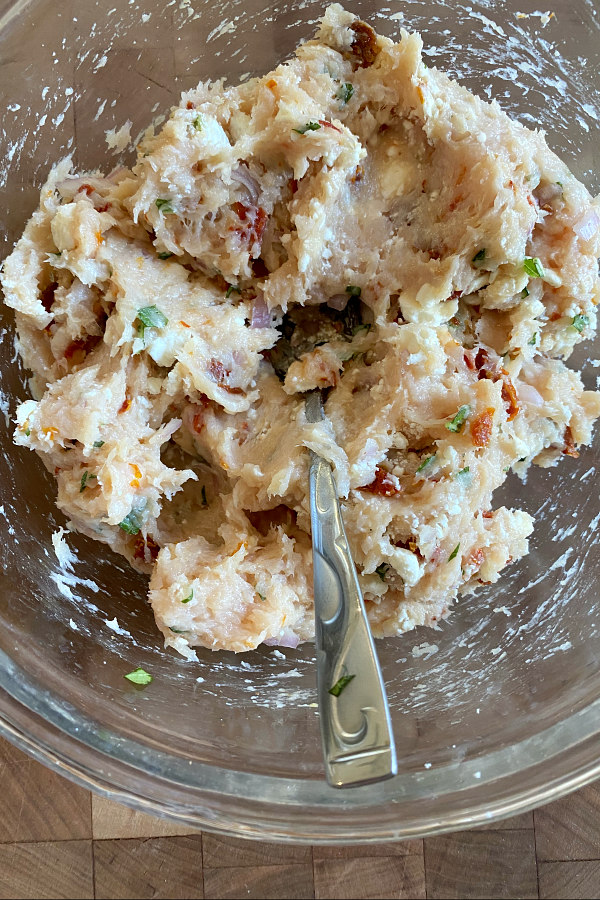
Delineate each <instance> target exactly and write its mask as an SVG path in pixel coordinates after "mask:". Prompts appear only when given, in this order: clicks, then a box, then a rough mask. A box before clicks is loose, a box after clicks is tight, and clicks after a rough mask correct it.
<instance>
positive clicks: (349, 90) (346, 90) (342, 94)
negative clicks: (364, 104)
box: [335, 81, 354, 103]
mask: <svg viewBox="0 0 600 900" xmlns="http://www.w3.org/2000/svg"><path fill="white" fill-rule="evenodd" d="M353 93H354V85H353V84H350V82H349V81H346V82H344V84H343V85H342V86H341V87H340V89H339V91H338V92H337V94H336V95H335V96H336V98H337V99H338V100H341V101H342V103H348V101H349V100H350V99H351V97H352V94H353Z"/></svg>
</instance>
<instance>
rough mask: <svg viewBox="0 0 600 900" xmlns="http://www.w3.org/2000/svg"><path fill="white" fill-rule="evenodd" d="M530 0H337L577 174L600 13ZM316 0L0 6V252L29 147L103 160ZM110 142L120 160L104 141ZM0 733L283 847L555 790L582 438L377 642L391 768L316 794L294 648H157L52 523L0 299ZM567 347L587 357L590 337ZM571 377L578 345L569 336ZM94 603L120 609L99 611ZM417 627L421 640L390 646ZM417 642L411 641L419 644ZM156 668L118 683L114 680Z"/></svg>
mask: <svg viewBox="0 0 600 900" xmlns="http://www.w3.org/2000/svg"><path fill="white" fill-rule="evenodd" d="M537 5H538V3H537V0H515V2H514V3H513V2H508V0H504V2H503V0H479V2H475V0H468V2H465V3H463V2H455V3H451V2H449V3H446V2H443V0H428V2H420V0H403V2H401V3H400V2H398V0H390V6H386V7H382V8H378V6H377V5H376V4H374V3H369V2H352V3H350V4H349V6H350V8H351V9H352V10H353V11H355V12H357V13H359V14H361V15H362V16H363V17H364V18H367V19H369V20H370V21H371V22H372V23H373V25H374V26H375V27H376V28H378V29H380V30H381V31H382V32H384V33H385V34H388V35H390V36H393V35H397V34H398V33H399V29H400V26H401V25H406V26H407V27H411V28H417V29H419V30H420V31H421V32H422V34H423V36H424V39H425V44H426V47H427V58H428V59H429V61H430V64H432V65H433V64H437V65H439V66H440V67H444V68H445V69H447V70H449V71H450V72H452V73H453V74H454V75H455V76H457V77H458V78H460V79H461V80H462V81H463V82H464V83H465V84H466V85H467V86H468V87H469V88H471V89H473V90H475V91H476V92H479V93H480V94H482V95H484V96H486V97H491V96H494V97H496V98H497V99H498V100H499V101H500V103H501V104H502V105H503V107H504V108H505V109H506V110H508V111H509V112H511V113H512V114H514V115H516V116H518V117H519V118H521V119H522V120H523V121H524V122H526V123H527V124H529V125H534V124H536V123H541V125H542V126H543V127H545V128H546V129H547V131H548V133H549V141H550V144H551V145H552V146H553V147H554V148H555V149H556V150H557V151H558V152H559V153H560V154H561V155H562V156H563V157H564V159H565V160H566V161H567V162H568V164H569V165H570V166H571V167H572V168H573V169H574V171H575V172H576V173H577V175H578V176H579V177H581V178H582V179H583V180H584V181H586V183H587V184H588V186H589V187H590V188H591V190H592V191H598V189H599V181H598V178H599V176H600V144H599V142H598V140H597V132H598V117H599V116H600V74H599V73H600V54H599V48H600V14H599V12H598V7H597V5H595V4H594V2H593V0H588V2H586V0H572V2H571V3H569V4H560V8H559V9H558V10H557V15H556V16H555V17H553V18H551V19H550V20H549V21H548V22H547V23H546V24H544V20H542V19H541V18H540V15H539V14H537V15H534V16H530V17H528V18H527V17H520V16H519V15H517V13H534V12H535V10H536V8H537ZM323 8H324V7H323V4H322V3H321V2H309V0H304V2H300V3H298V2H293V3H291V4H284V3H282V4H281V5H280V6H274V7H271V6H270V5H269V4H268V3H264V2H263V0H243V2H242V0H229V2H216V3H202V2H200V0H171V2H166V3H164V2H163V3H161V2H156V0H140V2H139V3H137V2H135V0H129V2H128V0H106V2H101V3H98V2H96V3H93V2H86V3H79V2H73V3H72V2H71V0H62V2H61V3H56V2H54V0H29V2H27V0H19V2H16V3H15V2H6V0H0V88H1V91H2V98H1V101H2V109H3V116H2V139H1V140H2V144H3V147H2V150H3V152H2V160H1V177H2V182H3V190H4V202H3V204H2V209H3V212H2V217H1V240H2V248H1V253H0V255H2V256H3V255H4V254H5V253H6V252H7V250H8V249H9V248H10V247H11V246H12V242H13V241H14V240H15V239H16V238H17V237H18V236H19V234H20V232H21V230H22V227H23V225H24V223H25V221H26V219H27V217H28V216H29V214H30V213H31V212H32V210H33V209H34V207H35V205H36V192H37V190H38V189H39V186H40V184H41V183H42V181H43V179H44V177H45V174H46V172H47V170H48V167H49V165H50V163H51V162H52V161H54V160H56V159H57V158H59V157H62V156H64V155H66V154H67V153H68V152H71V151H73V153H74V156H75V161H76V163H77V165H78V166H80V167H84V168H90V167H94V166H100V165H104V166H105V165H106V159H107V156H108V157H109V158H110V162H109V166H110V165H112V164H115V163H116V162H118V160H119V157H118V156H111V155H110V153H109V152H108V151H107V148H106V144H105V135H104V133H105V131H106V130H107V129H109V128H117V129H118V128H120V127H121V126H122V125H123V124H124V123H125V122H126V121H127V120H129V121H130V122H131V123H132V125H131V133H132V135H135V134H136V133H137V132H138V131H139V130H140V129H141V128H143V127H144V126H145V125H146V124H147V123H148V122H149V121H150V120H151V119H152V118H153V117H154V116H156V115H158V114H159V113H161V112H164V111H166V110H167V109H168V107H169V106H170V104H172V103H173V102H175V100H176V98H177V96H178V93H179V91H180V90H182V89H184V88H189V87H190V86H192V85H193V84H195V83H196V82H197V81H198V80H199V79H201V78H208V77H211V78H218V77H223V76H227V77H228V78H229V79H230V80H231V81H235V80H237V79H239V78H240V77H242V76H247V74H248V73H250V74H258V73H260V72H263V71H265V70H266V69H267V68H269V67H271V66H272V65H273V64H275V63H276V62H278V61H280V60H281V59H283V58H284V57H285V56H286V55H287V54H289V53H290V52H291V51H292V49H293V48H294V46H295V45H296V44H297V43H298V41H299V40H300V39H301V38H306V37H308V36H310V35H311V34H312V32H313V29H314V24H315V22H316V20H317V17H318V16H319V15H320V14H321V12H322V10H323ZM124 158H126V157H124ZM0 351H1V354H2V360H1V364H0V371H1V378H2V383H1V385H0V387H1V390H2V394H1V398H0V410H1V411H2V413H4V415H0V430H1V440H2V454H1V466H2V474H1V482H0V490H1V494H2V496H1V498H0V514H1V515H0V555H1V559H2V570H1V573H0V577H1V579H2V580H1V585H2V603H1V608H0V618H1V622H0V678H1V682H2V687H3V692H1V694H0V717H1V722H0V728H1V730H2V732H3V733H4V734H5V735H6V736H7V737H9V738H10V739H11V740H13V741H14V742H15V743H17V744H19V746H21V747H23V748H25V749H26V750H28V751H29V752H30V753H32V754H33V755H35V756H36V757H37V758H38V759H41V760H42V761H44V762H46V763H47V764H49V765H50V766H52V767H53V768H55V769H57V770H58V771H60V772H62V773H63V774H65V775H67V776H69V777H71V778H73V779H74V780H76V781H79V782H80V783H83V784H85V785H88V786H90V787H92V788H95V789H97V790H100V791H103V792H104V793H106V794H110V795H111V796H113V797H116V798H117V799H120V800H122V801H124V802H126V803H129V804H131V805H132V806H136V807H138V808H143V809H145V810H146V811H149V812H154V813H158V814H162V815H166V816H170V817H172V818H174V819H178V820H179V821H182V822H188V823H190V824H194V825H198V826H202V827H205V828H211V829H219V830H222V831H226V832H230V833H235V834H239V835H249V836H255V837H265V838H267V837H269V838H275V839H280V840H288V841H311V842H319V841H328V840H334V839H337V840H343V841H345V842H351V841H375V840H377V841H379V840H384V839H398V838H401V837H406V836H411V835H421V834H426V833H431V832H435V831H442V830H451V829H457V828H462V827H465V826H468V825H470V824H474V823H476V822H481V821H484V820H489V819H491V818H494V817H497V816H504V815H509V814H511V813H515V812H517V811H519V810H522V809H525V808H527V807H530V806H533V805H534V804H538V803H541V802H544V801H546V800H549V799H551V798H553V797H557V796H559V795H560V794H562V793H564V792H566V791H568V790H571V789H573V788H575V787H578V786H579V785H581V784H584V783H585V782H587V781H589V780H590V779H592V778H594V777H596V776H597V775H598V774H600V760H599V750H598V748H599V746H600V745H599V743H598V737H599V732H600V657H599V646H600V645H599V642H598V618H599V611H598V592H597V581H598V577H599V576H600V554H599V552H598V544H597V542H596V532H597V529H598V524H599V522H600V504H599V502H598V488H597V484H598V481H597V471H596V467H597V466H598V463H599V462H600V456H599V454H600V441H598V440H596V442H595V445H594V447H593V448H591V449H587V450H586V451H585V452H583V453H582V454H581V457H580V459H579V460H577V461H575V460H570V459H569V460H565V461H564V463H563V464H562V465H561V466H560V467H559V468H558V469H556V470H550V471H542V470H536V471H533V472H531V474H530V475H529V478H528V480H527V482H526V483H525V484H522V483H521V482H520V481H518V480H517V479H516V478H515V479H514V480H513V481H512V482H511V483H510V486H509V488H508V491H507V493H506V497H505V498H504V499H506V498H507V499H508V502H510V500H511V499H513V500H514V501H518V503H519V504H522V505H523V506H524V507H525V508H526V509H527V510H529V511H530V512H532V513H534V514H535V515H536V516H537V519H538V527H537V531H536V532H535V535H534V537H533V540H532V550H531V554H530V556H528V557H527V559H526V560H525V561H524V562H523V563H522V564H520V565H519V566H515V567H513V568H512V569H511V570H510V571H509V573H508V574H507V575H506V577H504V578H503V580H502V581H501V582H500V584H499V585H498V586H496V587H494V588H488V589H486V590H482V591H481V593H480V594H479V595H477V596H476V597H474V598H470V599H465V600H463V601H461V602H460V603H459V605H458V607H457V608H456V610H455V612H454V614H453V616H452V618H451V619H450V621H449V622H447V623H444V624H443V625H442V626H441V628H440V629H439V630H438V631H437V632H436V631H430V630H427V631H425V630H420V631H419V632H418V633H412V634H407V635H405V636H404V637H402V638H399V639H397V640H388V641H385V642H383V643H380V644H379V652H380V657H381V661H382V664H383V670H384V674H385V678H386V681H387V684H388V688H389V695H390V700H391V705H392V710H393V719H394V726H395V732H396V738H397V744H398V752H399V758H400V771H401V774H400V775H399V776H398V777H397V778H396V779H394V780H392V781H390V782H386V783H384V784H381V785H378V786H375V787H364V788H359V789H355V790H352V791H346V792H339V791H335V790H334V789H331V788H328V787H327V786H326V784H325V782H324V780H323V769H322V763H321V749H320V742H319V729H318V719H317V711H316V708H315V675H314V667H313V662H314V660H313V648H312V647H311V646H305V647H301V648H300V649H298V650H297V651H290V650H285V651H284V652H283V654H282V653H280V652H274V651H273V650H272V649H268V648H264V649H262V650H259V651H258V652H255V653H251V654H249V655H247V656H246V657H235V656H233V655H230V654H226V653H217V654H213V653H209V652H204V653H200V654H199V655H200V662H199V664H190V663H186V662H184V661H183V660H182V659H179V658H178V657H177V656H176V655H174V654H173V653H166V652H164V650H163V648H162V641H161V640H160V638H159V635H158V633H157V631H156V629H155V627H154V623H153V619H152V614H151V612H150V610H149V608H148V607H147V606H146V604H145V601H144V597H145V584H144V580H143V579H142V578H141V577H139V576H137V575H136V574H135V573H133V572H132V571H130V570H129V569H128V568H126V567H124V565H123V564H122V562H121V561H120V560H119V559H117V558H116V557H114V556H113V555H111V554H110V553H109V551H108V550H107V549H106V548H105V547H103V546H102V545H99V544H95V543H93V542H92V541H89V540H87V539H84V538H81V537H75V538H70V539H69V540H70V543H71V544H72V545H73V546H75V547H76V549H77V552H78V555H79V559H80V562H79V563H78V564H77V565H76V567H75V572H74V575H73V576H68V575H65V574H64V573H61V571H60V569H59V567H58V562H57V560H56V558H55V554H54V552H53V549H52V544H51V535H52V533H53V532H54V531H56V530H57V527H58V525H60V524H64V523H63V520H62V517H61V515H60V514H59V513H58V512H57V510H56V509H55V507H54V486H53V481H52V478H51V477H50V476H49V475H48V474H47V473H46V472H45V470H44V469H43V468H42V465H41V463H40V462H39V460H38V459H37V458H36V457H35V456H34V455H33V454H32V453H30V452H29V451H26V450H23V449H21V448H16V447H14V446H13V445H12V440H11V431H12V426H11V417H12V415H13V413H14V408H15V403H16V400H17V399H18V398H24V397H25V396H26V377H25V374H24V373H23V372H22V370H21V369H20V368H19V364H18V361H15V353H14V346H13V332H12V324H11V318H10V316H8V317H7V321H6V322H5V323H4V328H3V330H2V332H1V336H0ZM586 353H588V354H589V356H590V357H592V358H593V357H594V356H600V349H599V346H598V344H597V345H596V348H595V349H593V348H592V350H591V351H589V350H588V351H586ZM578 363H580V364H584V363H585V378H586V381H587V384H588V386H595V382H596V373H597V371H598V370H597V369H596V370H595V369H594V367H593V364H592V363H591V362H589V361H587V362H586V355H585V354H581V355H580V358H579V360H578ZM115 617H116V618H117V620H118V623H115V622H114V619H115ZM423 643H427V644H429V645H430V647H429V650H427V649H426V648H425V651H426V652H425V653H424V654H422V655H419V654H420V653H421V651H420V650H418V649H417V650H416V651H415V652H414V653H413V648H415V647H418V645H421V644H423ZM434 644H435V645H437V648H438V649H437V652H433V651H434V648H433V646H432V645H434ZM136 666H143V667H144V668H145V669H147V670H148V671H150V672H152V673H153V675H154V677H155V680H154V683H153V684H152V685H151V686H150V687H149V688H147V689H145V690H143V691H141V690H139V689H137V688H135V687H134V686H133V685H129V684H128V682H127V681H125V680H124V679H123V675H124V674H125V673H127V672H129V671H131V669H133V668H135V667H136Z"/></svg>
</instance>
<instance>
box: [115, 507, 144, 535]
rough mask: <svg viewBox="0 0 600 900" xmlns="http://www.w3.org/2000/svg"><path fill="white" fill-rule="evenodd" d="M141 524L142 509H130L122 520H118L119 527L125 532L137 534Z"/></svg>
mask: <svg viewBox="0 0 600 900" xmlns="http://www.w3.org/2000/svg"><path fill="white" fill-rule="evenodd" d="M142 524H143V523H142V510H141V509H132V510H131V512H130V513H128V514H127V515H126V516H125V518H124V519H123V521H122V522H119V528H122V529H123V531H125V532H127V534H139V533H140V529H141V527H142Z"/></svg>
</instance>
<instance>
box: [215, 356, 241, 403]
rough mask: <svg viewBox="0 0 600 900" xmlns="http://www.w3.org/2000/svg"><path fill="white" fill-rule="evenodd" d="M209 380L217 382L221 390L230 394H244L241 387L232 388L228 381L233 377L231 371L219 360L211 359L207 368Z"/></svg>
mask: <svg viewBox="0 0 600 900" xmlns="http://www.w3.org/2000/svg"><path fill="white" fill-rule="evenodd" d="M206 371H207V373H208V376H209V378H211V379H212V380H213V381H215V382H216V383H217V384H218V385H219V387H220V388H222V389H223V390H224V391H227V393H228V394H243V393H244V392H243V390H242V388H240V387H231V385H229V384H228V383H227V381H226V379H227V378H229V376H230V375H231V370H230V369H226V368H225V366H224V365H223V363H222V362H220V361H219V360H218V359H214V358H213V359H211V360H210V361H209V363H208V366H207V367H206Z"/></svg>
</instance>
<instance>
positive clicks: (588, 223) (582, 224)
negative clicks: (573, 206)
mask: <svg viewBox="0 0 600 900" xmlns="http://www.w3.org/2000/svg"><path fill="white" fill-rule="evenodd" d="M599 227H600V216H599V215H598V213H597V212H596V210H595V209H588V211H587V212H586V213H584V215H583V216H581V218H580V219H578V220H577V221H576V222H575V224H574V225H573V231H574V232H575V234H577V235H579V237H580V238H581V239H582V240H584V241H591V239H592V238H593V237H594V235H595V234H596V232H597V230H598V228H599Z"/></svg>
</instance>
